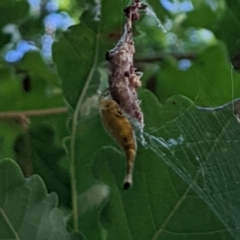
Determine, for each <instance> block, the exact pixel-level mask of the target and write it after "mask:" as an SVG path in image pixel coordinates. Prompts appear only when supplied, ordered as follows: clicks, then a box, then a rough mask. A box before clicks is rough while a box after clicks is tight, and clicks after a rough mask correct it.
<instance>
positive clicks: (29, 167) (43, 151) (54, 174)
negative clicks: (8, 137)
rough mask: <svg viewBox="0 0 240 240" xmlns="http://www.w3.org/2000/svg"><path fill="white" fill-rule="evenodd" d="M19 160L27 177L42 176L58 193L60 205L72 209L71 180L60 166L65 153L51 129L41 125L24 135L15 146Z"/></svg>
mask: <svg viewBox="0 0 240 240" xmlns="http://www.w3.org/2000/svg"><path fill="white" fill-rule="evenodd" d="M14 151H15V158H16V161H17V163H18V164H19V165H20V167H21V169H22V171H23V173H24V175H25V176H31V175H32V174H38V175H40V176H41V177H42V179H43V181H44V183H45V184H46V187H47V189H48V191H49V192H56V193H57V194H58V196H59V200H60V204H64V205H67V206H70V195H71V192H70V179H69V173H68V171H67V170H66V169H64V168H63V167H61V166H60V160H61V159H62V158H64V157H65V150H64V149H63V147H60V146H59V145H57V144H56V136H55V132H54V131H53V129H52V128H51V127H50V126H48V125H38V126H36V127H32V128H30V129H29V130H28V131H27V132H26V133H24V134H20V135H19V136H18V137H17V139H16V141H15V144H14Z"/></svg>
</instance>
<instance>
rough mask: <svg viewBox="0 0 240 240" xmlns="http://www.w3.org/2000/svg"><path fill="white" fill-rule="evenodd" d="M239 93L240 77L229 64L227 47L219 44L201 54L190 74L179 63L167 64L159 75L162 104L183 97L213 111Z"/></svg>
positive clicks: (157, 94) (158, 83) (194, 61)
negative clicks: (211, 108) (175, 97)
mask: <svg viewBox="0 0 240 240" xmlns="http://www.w3.org/2000/svg"><path fill="white" fill-rule="evenodd" d="M216 59H217V61H216ZM239 92H240V76H239V74H236V73H235V72H234V70H233V69H232V67H231V65H230V64H229V60H228V57H227V53H226V49H225V46H224V45H223V44H221V43H218V44H216V45H213V46H211V47H208V48H207V49H206V50H205V51H203V52H202V53H201V54H199V56H197V57H196V59H195V60H193V62H192V66H191V67H190V68H189V69H188V70H187V71H182V70H180V69H179V68H178V66H177V63H176V62H174V63H172V62H170V61H169V62H165V63H164V64H163V66H162V69H161V71H159V74H158V80H157V82H156V92H155V93H156V96H157V97H158V99H159V100H160V102H162V103H163V102H165V101H166V99H168V98H169V97H171V96H173V95H177V94H181V95H184V96H186V97H188V98H190V99H192V100H193V101H194V102H195V103H196V104H197V105H198V106H203V107H204V106H206V107H210V106H220V105H223V104H225V103H226V102H229V101H231V100H232V99H233V98H237V97H240V95H239Z"/></svg>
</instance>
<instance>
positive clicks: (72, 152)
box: [70, 23, 100, 231]
mask: <svg viewBox="0 0 240 240" xmlns="http://www.w3.org/2000/svg"><path fill="white" fill-rule="evenodd" d="M82 24H83V23H82ZM99 25H100V24H99ZM98 52H99V31H98V33H97V35H96V47H95V55H94V60H93V65H92V68H91V70H90V72H89V75H88V78H87V80H86V83H85V85H84V88H83V90H82V92H81V94H80V96H79V99H78V101H77V105H76V108H75V111H74V113H73V120H72V127H71V139H70V175H71V185H72V209H73V229H74V230H75V231H78V230H79V229H78V201H77V199H78V196H77V182H76V172H75V141H76V131H77V123H78V116H79V110H80V107H81V105H82V102H83V100H84V98H85V96H86V93H87V89H88V87H89V84H90V82H91V79H92V77H93V74H94V71H95V68H96V65H97V59H98Z"/></svg>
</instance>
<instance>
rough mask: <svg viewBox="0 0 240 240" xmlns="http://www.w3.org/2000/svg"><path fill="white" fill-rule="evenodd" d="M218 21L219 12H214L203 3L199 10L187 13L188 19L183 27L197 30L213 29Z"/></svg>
mask: <svg viewBox="0 0 240 240" xmlns="http://www.w3.org/2000/svg"><path fill="white" fill-rule="evenodd" d="M216 20H217V12H215V11H214V10H212V9H211V8H210V6H209V5H208V4H207V3H206V2H204V1H203V4H201V5H200V6H199V7H198V8H196V9H194V10H193V11H191V12H189V13H187V19H186V21H184V22H183V26H184V27H185V28H186V27H195V28H211V27H212V26H213V24H215V22H216Z"/></svg>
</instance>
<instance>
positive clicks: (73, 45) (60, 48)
mask: <svg viewBox="0 0 240 240" xmlns="http://www.w3.org/2000/svg"><path fill="white" fill-rule="evenodd" d="M96 41H97V39H96V36H95V34H94V33H93V32H92V31H91V30H90V29H89V28H88V27H87V26H86V25H85V24H84V23H81V24H79V25H75V26H73V27H71V28H70V29H69V31H67V32H65V33H64V34H63V36H62V37H61V38H60V39H59V41H58V42H56V43H54V45H53V60H54V62H55V64H56V65H57V71H58V74H59V76H60V78H61V80H62V90H63V94H64V96H65V98H66V100H67V101H68V103H69V104H70V106H71V107H72V108H73V109H75V107H76V104H77V101H78V98H79V96H80V95H81V93H82V91H83V89H84V86H85V83H86V81H87V80H88V78H91V77H92V74H93V71H94V69H95V67H96V63H95V61H96V60H95V58H96V57H97V56H95V52H96V51H98V49H97V48H99V46H96V44H97V43H96ZM66 66H67V67H66Z"/></svg>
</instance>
